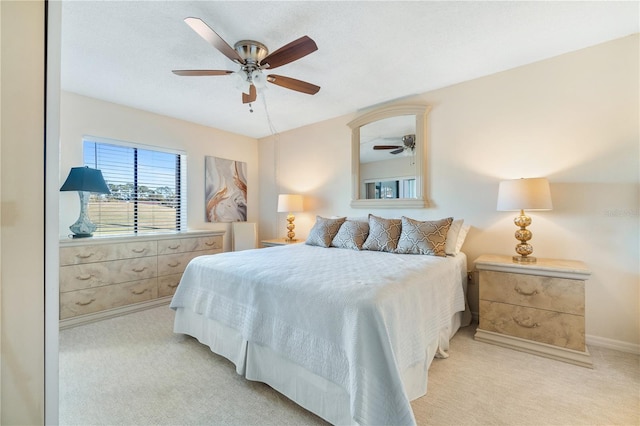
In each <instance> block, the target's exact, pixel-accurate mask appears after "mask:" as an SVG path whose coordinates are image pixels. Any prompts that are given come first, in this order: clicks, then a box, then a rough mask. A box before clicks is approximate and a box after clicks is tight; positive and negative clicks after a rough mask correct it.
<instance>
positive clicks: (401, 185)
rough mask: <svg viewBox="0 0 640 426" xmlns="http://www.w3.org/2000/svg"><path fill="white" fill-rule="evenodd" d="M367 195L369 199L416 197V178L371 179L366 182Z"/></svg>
mask: <svg viewBox="0 0 640 426" xmlns="http://www.w3.org/2000/svg"><path fill="white" fill-rule="evenodd" d="M364 193H365V195H366V199H368V200H382V199H387V200H389V199H395V198H398V199H399V198H415V196H416V180H415V178H408V179H402V178H400V179H394V180H385V181H371V182H366V183H365V192H364Z"/></svg>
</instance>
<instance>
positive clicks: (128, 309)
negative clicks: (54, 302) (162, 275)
mask: <svg viewBox="0 0 640 426" xmlns="http://www.w3.org/2000/svg"><path fill="white" fill-rule="evenodd" d="M172 297H173V296H166V297H160V298H158V299H153V300H148V301H146V302H140V303H134V304H132V305H126V306H121V307H119V308H114V309H109V310H106V311H101V312H96V313H94V314H86V315H80V316H77V317H73V318H66V319H63V320H60V330H64V329H66V328H71V327H76V326H78V325H83V324H89V323H92V322H96V321H102V320H105V319H108V318H114V317H118V316H120V315H124V314H130V313H133V312H138V311H143V310H145V309H151V308H155V307H156V306H162V305H168V304H169V303H170V302H171V298H172Z"/></svg>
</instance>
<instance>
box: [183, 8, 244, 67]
mask: <svg viewBox="0 0 640 426" xmlns="http://www.w3.org/2000/svg"><path fill="white" fill-rule="evenodd" d="M184 22H186V24H187V25H189V26H190V27H191V29H192V30H193V31H195V32H196V33H198V35H199V36H200V37H202V38H203V39H205V40H206V41H208V42H209V44H211V45H212V46H213V47H215V48H216V49H218V50H219V51H220V52H222V54H223V55H224V56H226V57H227V58H229V59H231V60H232V61H234V62H238V63H240V64H242V63H244V60H243V59H242V57H241V56H240V55H239V54H238V52H236V50H235V49H234V48H233V47H231V46H229V44H228V43H227V42H226V41H224V39H223V38H222V37H220V36H219V35H218V34H217V33H216V32H215V31H213V30H212V29H211V27H210V26H208V25H207V24H205V23H204V21H203V20H202V19H200V18H191V17H190V18H185V19H184Z"/></svg>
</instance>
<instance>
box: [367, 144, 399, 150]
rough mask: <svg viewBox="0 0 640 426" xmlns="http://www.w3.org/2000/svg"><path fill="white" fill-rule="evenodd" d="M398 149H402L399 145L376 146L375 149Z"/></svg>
mask: <svg viewBox="0 0 640 426" xmlns="http://www.w3.org/2000/svg"><path fill="white" fill-rule="evenodd" d="M397 148H402V147H401V146H399V145H374V146H373V149H375V150H378V149H397Z"/></svg>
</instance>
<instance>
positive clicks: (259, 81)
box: [251, 70, 267, 89]
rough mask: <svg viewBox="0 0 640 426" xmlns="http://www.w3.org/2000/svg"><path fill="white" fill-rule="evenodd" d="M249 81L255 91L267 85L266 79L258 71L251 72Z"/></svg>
mask: <svg viewBox="0 0 640 426" xmlns="http://www.w3.org/2000/svg"><path fill="white" fill-rule="evenodd" d="M251 81H252V82H253V85H254V86H256V89H264V88H265V86H266V85H267V77H266V76H265V75H264V74H263V73H262V71H260V70H253V71H252V72H251Z"/></svg>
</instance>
